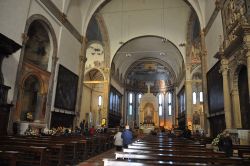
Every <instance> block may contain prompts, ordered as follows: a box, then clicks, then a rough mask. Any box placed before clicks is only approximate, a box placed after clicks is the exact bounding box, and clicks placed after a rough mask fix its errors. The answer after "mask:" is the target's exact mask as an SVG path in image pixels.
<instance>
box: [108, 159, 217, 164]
mask: <svg viewBox="0 0 250 166" xmlns="http://www.w3.org/2000/svg"><path fill="white" fill-rule="evenodd" d="M103 162H104V166H114V165H122V166H155V165H172V166H194V163H193V162H185V163H183V162H176V161H156V160H150V161H148V160H145V161H142V160H140V161H136V160H129V161H128V160H116V159H109V158H104V159H103ZM195 165H196V166H221V165H220V164H206V163H195Z"/></svg>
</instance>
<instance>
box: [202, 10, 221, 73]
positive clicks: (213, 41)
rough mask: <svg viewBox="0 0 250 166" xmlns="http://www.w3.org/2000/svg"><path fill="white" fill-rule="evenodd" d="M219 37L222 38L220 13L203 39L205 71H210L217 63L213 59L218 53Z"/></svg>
mask: <svg viewBox="0 0 250 166" xmlns="http://www.w3.org/2000/svg"><path fill="white" fill-rule="evenodd" d="M220 35H222V37H223V25H222V18H221V13H220V12H219V13H218V15H217V17H216V19H215V20H214V23H213V24H212V26H211V28H210V30H209V31H208V33H207V35H206V37H205V41H206V47H207V71H208V70H210V69H211V68H212V67H213V66H214V64H215V63H216V62H217V61H218V60H217V59H216V58H214V55H215V54H216V53H217V52H218V51H219V47H220V40H219V36H220Z"/></svg>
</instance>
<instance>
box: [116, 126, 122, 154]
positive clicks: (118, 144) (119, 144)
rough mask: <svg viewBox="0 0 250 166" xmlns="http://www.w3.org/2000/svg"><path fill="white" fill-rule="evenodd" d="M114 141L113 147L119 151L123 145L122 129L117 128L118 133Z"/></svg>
mask: <svg viewBox="0 0 250 166" xmlns="http://www.w3.org/2000/svg"><path fill="white" fill-rule="evenodd" d="M114 140H115V142H114V145H115V147H116V150H117V151H121V150H122V145H123V139H122V129H121V128H119V131H118V132H117V133H116V134H115V136H114Z"/></svg>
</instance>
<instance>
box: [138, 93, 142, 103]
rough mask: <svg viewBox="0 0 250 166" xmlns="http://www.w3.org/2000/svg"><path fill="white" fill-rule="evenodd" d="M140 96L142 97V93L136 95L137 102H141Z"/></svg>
mask: <svg viewBox="0 0 250 166" xmlns="http://www.w3.org/2000/svg"><path fill="white" fill-rule="evenodd" d="M141 97H142V94H139V95H138V102H139V103H140V102H141Z"/></svg>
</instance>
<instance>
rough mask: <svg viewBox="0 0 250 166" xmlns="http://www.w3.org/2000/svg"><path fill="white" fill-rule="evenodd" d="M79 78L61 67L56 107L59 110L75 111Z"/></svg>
mask: <svg viewBox="0 0 250 166" xmlns="http://www.w3.org/2000/svg"><path fill="white" fill-rule="evenodd" d="M77 86H78V76H77V75H76V74H75V73H73V72H72V71H70V70H68V69H67V68H65V67H64V66H62V65H59V69H58V78H57V87H56V97H55V104H54V106H55V107H56V108H59V109H64V110H68V111H75V104H76V96H77Z"/></svg>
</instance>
